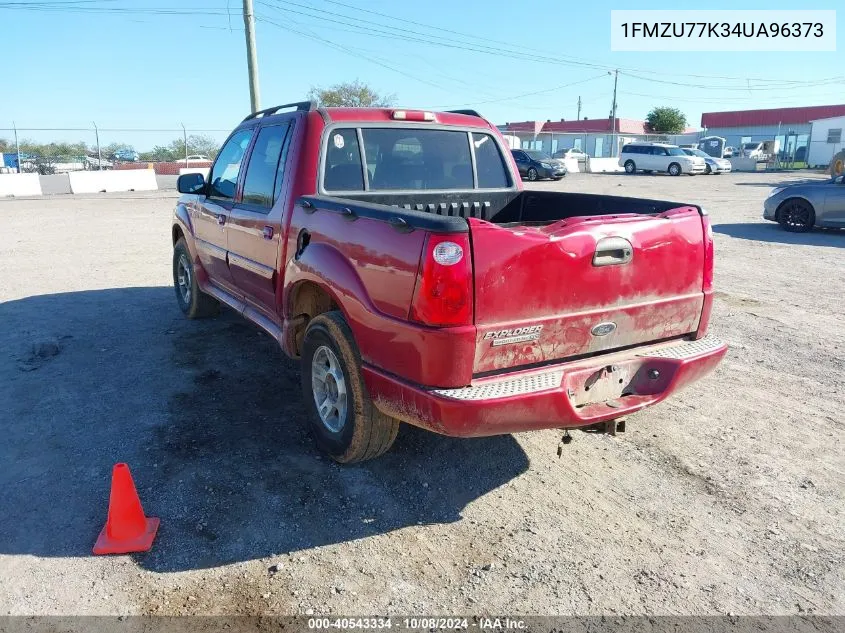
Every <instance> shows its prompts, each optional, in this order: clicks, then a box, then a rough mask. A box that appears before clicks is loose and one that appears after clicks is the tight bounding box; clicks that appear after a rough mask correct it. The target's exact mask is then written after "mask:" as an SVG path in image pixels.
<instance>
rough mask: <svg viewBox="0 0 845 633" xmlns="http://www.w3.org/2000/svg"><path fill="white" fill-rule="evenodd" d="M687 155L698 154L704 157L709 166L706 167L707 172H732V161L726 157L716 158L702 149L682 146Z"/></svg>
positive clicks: (705, 171)
mask: <svg viewBox="0 0 845 633" xmlns="http://www.w3.org/2000/svg"><path fill="white" fill-rule="evenodd" d="M681 149H683V150H684V153H686V155H687V156H698V157H699V158H703V159H704V162H705V163H706V164H707V167H706V168H705V169H704V173H705V174H729V173H731V161H729V160H727V159H724V158H716V157H715V156H711V155H710V154H707V153H705V152H702V151H701V150H700V149H691V148H689V147H682V148H681Z"/></svg>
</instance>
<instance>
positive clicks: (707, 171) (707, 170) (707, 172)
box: [704, 165, 713, 176]
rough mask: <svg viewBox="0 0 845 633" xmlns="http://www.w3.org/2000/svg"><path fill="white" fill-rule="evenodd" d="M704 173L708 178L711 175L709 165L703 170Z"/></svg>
mask: <svg viewBox="0 0 845 633" xmlns="http://www.w3.org/2000/svg"><path fill="white" fill-rule="evenodd" d="M704 173H705V174H707V175H708V176H709V175H710V174H712V173H713V170H712V169H711V168H710V165H707V166H706V167H705V168H704Z"/></svg>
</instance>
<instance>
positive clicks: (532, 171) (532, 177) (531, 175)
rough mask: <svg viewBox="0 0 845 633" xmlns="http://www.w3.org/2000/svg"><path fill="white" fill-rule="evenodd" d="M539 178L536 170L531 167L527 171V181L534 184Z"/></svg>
mask: <svg viewBox="0 0 845 633" xmlns="http://www.w3.org/2000/svg"><path fill="white" fill-rule="evenodd" d="M539 177H540V174H538V173H537V170H536V169H534V168H533V167H532V168H531V169H529V170H528V180H530V181H531V182H534V181H535V180H537V179H538V178H539Z"/></svg>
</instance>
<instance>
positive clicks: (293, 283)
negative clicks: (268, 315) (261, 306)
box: [282, 244, 378, 356]
mask: <svg viewBox="0 0 845 633" xmlns="http://www.w3.org/2000/svg"><path fill="white" fill-rule="evenodd" d="M306 282H310V283H313V284H315V285H316V286H317V287H319V288H320V289H321V290H323V291H324V292H325V293H326V294H328V295H329V296H330V297H331V298H332V301H334V303H335V304H336V305H337V306H338V308H340V310H341V312H342V313H343V316H344V318H345V319H346V322H347V323H349V326H350V328H351V329H352V332H353V334H355V338H356V339H357V340H360V338H359V336H360V333H361V332H360V330H361V325H360V324H361V323H362V321H363V320H364V315H366V314H367V313H370V314H375V313H377V312H378V310H377V309H376V307H375V305H374V304H373V302H372V300H371V299H370V296H369V293H368V292H367V289H366V288H365V287H364V284H363V282H362V281H361V278H360V277H359V276H358V273H357V272H356V271H355V267H354V266H353V265H352V263H351V262H350V261H349V260H348V259H347V258H346V257H345V256H344V255H343V254H342V253H341V252H340V251H338V250H337V249H336V248H334V247H333V246H330V245H328V244H311V245H309V246H307V247H306V248H305V250H304V251H303V252H302V254H301V255H300V256H299V257H298V258H292V259H291V260H290V261H289V262H288V265H287V266H286V268H285V288H284V294H283V297H282V305H283V306H284V314H283V317H284V320H283V324H282V340H283V341H284V343H283V346H284V348H285V352H286V353H287V354H288V355H290V356H295V355H296V349H295V331H296V329H297V328H299V327H301V326H302V324H303V323H302V321H301V319H300V317H301V315H299V314H295V313H294V312H295V311H294V306H293V299H294V297H296V291H297V289H298V288H299V286H301V285H302V284H303V283H306ZM310 316H314V315H310Z"/></svg>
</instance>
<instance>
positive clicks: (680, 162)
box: [619, 141, 707, 176]
mask: <svg viewBox="0 0 845 633" xmlns="http://www.w3.org/2000/svg"><path fill="white" fill-rule="evenodd" d="M619 166H620V167H624V168H625V171H626V172H627V173H629V174H634V173H636V172H637V171H644V172H646V173H651V172H653V171H659V172H666V173H668V174H669V175H671V176H680V175H681V174H689V175H690V176H694V175H695V174H703V173H704V172H705V171H706V170H707V164H706V163H705V162H704V159H703V158H700V157H699V156H689V155H688V154H687V153H686V152H684V150H682V149H681V148H680V147H678V146H677V145H667V144H665V143H647V142H643V141H634V142H633V143H627V144H626V145H623V146H622V151H621V152H620V153H619Z"/></svg>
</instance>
